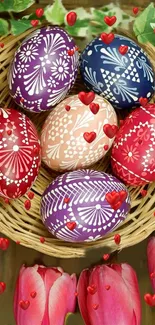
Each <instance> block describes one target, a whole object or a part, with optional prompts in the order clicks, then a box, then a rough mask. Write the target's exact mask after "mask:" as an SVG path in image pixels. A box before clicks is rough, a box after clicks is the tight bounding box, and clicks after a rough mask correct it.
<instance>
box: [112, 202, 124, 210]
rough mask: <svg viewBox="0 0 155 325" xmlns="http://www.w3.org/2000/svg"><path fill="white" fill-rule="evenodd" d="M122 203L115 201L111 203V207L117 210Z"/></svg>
mask: <svg viewBox="0 0 155 325" xmlns="http://www.w3.org/2000/svg"><path fill="white" fill-rule="evenodd" d="M121 205H122V202H121V201H118V202H117V203H115V204H113V205H112V206H111V207H112V208H113V209H114V210H118V209H119V208H120V207H121Z"/></svg>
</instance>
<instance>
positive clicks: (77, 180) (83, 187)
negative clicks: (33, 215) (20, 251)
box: [41, 169, 130, 242]
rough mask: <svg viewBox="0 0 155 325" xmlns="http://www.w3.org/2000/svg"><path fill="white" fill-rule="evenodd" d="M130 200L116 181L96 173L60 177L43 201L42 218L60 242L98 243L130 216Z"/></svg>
mask: <svg viewBox="0 0 155 325" xmlns="http://www.w3.org/2000/svg"><path fill="white" fill-rule="evenodd" d="M129 209H130V196H129V193H128V191H127V188H126V187H125V185H124V184H122V183H121V182H120V181H119V180H118V179H117V178H115V177H114V176H112V175H108V174H106V173H104V172H98V171H95V170H88V169H86V170H77V171H73V172H68V173H65V174H63V175H61V176H59V177H57V178H56V179H55V180H54V181H53V182H52V183H51V184H50V185H49V186H48V187H47V189H46V190H45V192H44V194H43V196H42V200H41V218H42V221H43V223H44V225H45V227H46V228H47V229H48V230H49V232H51V233H52V234H53V235H54V236H56V237H57V238H60V239H62V240H65V241H70V242H83V241H92V240H97V239H99V238H101V237H103V236H104V235H105V234H107V233H108V232H110V231H112V230H113V229H115V228H116V227H117V226H118V225H119V224H120V223H121V222H122V221H123V220H124V219H125V218H126V216H127V214H128V211H129Z"/></svg>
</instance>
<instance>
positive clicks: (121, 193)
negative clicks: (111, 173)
mask: <svg viewBox="0 0 155 325" xmlns="http://www.w3.org/2000/svg"><path fill="white" fill-rule="evenodd" d="M119 196H120V200H121V201H122V202H124V201H125V200H126V198H127V196H128V193H127V191H120V192H119Z"/></svg>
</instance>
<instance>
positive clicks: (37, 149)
mask: <svg viewBox="0 0 155 325" xmlns="http://www.w3.org/2000/svg"><path fill="white" fill-rule="evenodd" d="M33 152H34V153H35V154H36V155H38V153H39V148H38V147H35V148H34V149H33Z"/></svg>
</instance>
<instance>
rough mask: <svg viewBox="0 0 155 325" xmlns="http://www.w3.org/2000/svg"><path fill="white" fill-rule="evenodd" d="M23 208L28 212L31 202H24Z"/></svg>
mask: <svg viewBox="0 0 155 325" xmlns="http://www.w3.org/2000/svg"><path fill="white" fill-rule="evenodd" d="M24 206H25V209H26V210H30V208H31V201H30V200H26V201H25V202H24Z"/></svg>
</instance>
